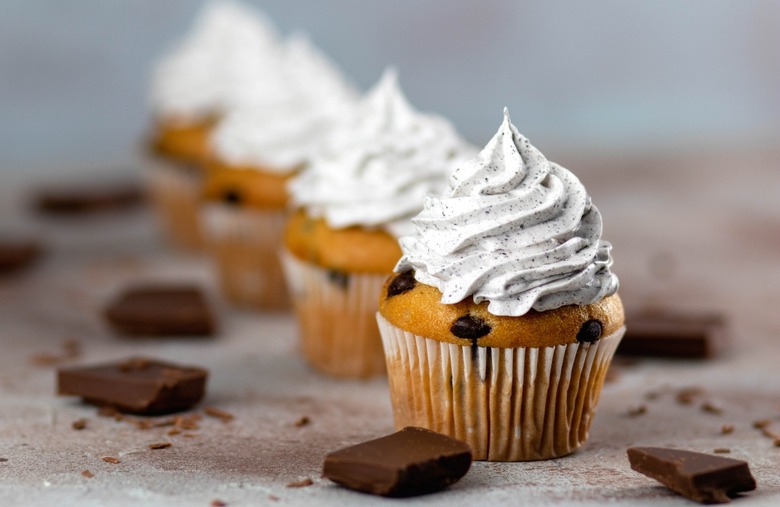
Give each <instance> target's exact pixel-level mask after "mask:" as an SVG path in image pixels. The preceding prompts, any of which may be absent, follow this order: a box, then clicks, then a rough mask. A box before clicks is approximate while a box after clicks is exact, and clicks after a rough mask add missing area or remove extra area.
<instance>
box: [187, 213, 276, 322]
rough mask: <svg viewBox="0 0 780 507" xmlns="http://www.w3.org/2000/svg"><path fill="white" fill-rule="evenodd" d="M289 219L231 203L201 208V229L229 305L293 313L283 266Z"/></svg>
mask: <svg viewBox="0 0 780 507" xmlns="http://www.w3.org/2000/svg"><path fill="white" fill-rule="evenodd" d="M286 217H287V213H286V211H285V210H284V209H278V210H263V209H251V208H241V207H237V206H233V205H230V204H226V203H207V204H205V205H203V206H201V224H202V226H203V234H204V236H205V242H206V244H207V245H208V250H209V253H210V254H211V255H212V257H213V258H214V261H215V262H216V265H217V272H218V275H219V282H220V286H221V288H222V292H223V293H224V294H225V296H226V297H227V299H228V300H230V301H231V302H233V303H236V304H238V305H243V306H247V307H251V308H255V309H258V310H285V309H288V308H290V298H289V296H288V293H287V286H286V284H285V279H284V273H283V271H282V266H281V262H280V260H279V250H280V249H281V247H282V235H283V232H284V226H285V220H286Z"/></svg>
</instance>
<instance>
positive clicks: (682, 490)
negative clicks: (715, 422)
mask: <svg viewBox="0 0 780 507" xmlns="http://www.w3.org/2000/svg"><path fill="white" fill-rule="evenodd" d="M628 460H629V462H630V463H631V468H632V469H634V470H636V471H637V472H639V473H642V474H644V475H647V476H648V477H652V478H653V479H655V480H657V481H659V482H661V483H662V484H664V485H665V486H666V487H668V488H669V489H671V490H673V491H675V492H677V493H679V494H681V495H683V496H685V497H687V498H690V499H691V500H695V501H697V502H702V503H727V502H728V501H729V497H734V496H736V495H737V494H738V493H742V492H744V491H752V490H754V489H756V481H755V479H754V478H753V476H752V475H751V473H750V469H749V468H748V464H747V462H745V461H741V460H736V459H731V458H724V457H722V456H712V455H710V454H703V453H699V452H691V451H682V450H678V449H664V448H660V447H631V448H629V449H628Z"/></svg>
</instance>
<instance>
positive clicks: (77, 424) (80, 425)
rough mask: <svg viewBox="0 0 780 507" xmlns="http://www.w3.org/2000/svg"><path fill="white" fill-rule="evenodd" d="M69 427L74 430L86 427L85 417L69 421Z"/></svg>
mask: <svg viewBox="0 0 780 507" xmlns="http://www.w3.org/2000/svg"><path fill="white" fill-rule="evenodd" d="M70 426H71V428H73V429H74V430H83V429H84V428H86V427H87V420H86V419H76V420H75V421H73V422H72V423H71V425H70Z"/></svg>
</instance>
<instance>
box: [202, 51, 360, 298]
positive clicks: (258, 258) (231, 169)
mask: <svg viewBox="0 0 780 507" xmlns="http://www.w3.org/2000/svg"><path fill="white" fill-rule="evenodd" d="M258 70H262V69H258ZM254 82H255V83H256V84H255V85H253V86H251V87H247V88H246V89H245V90H243V93H242V94H240V96H239V97H238V98H237V100H238V103H237V106H236V107H234V108H233V109H232V110H231V111H230V112H228V113H227V114H226V116H225V117H224V119H223V120H222V121H220V123H219V124H218V125H217V127H216V128H215V130H214V134H213V136H212V145H213V150H214V156H213V158H212V161H211V162H210V163H209V165H208V168H207V175H206V184H205V187H204V199H205V201H206V202H205V205H204V207H203V216H204V219H203V221H202V223H203V224H204V226H205V234H206V238H207V242H208V245H209V250H210V252H211V253H212V254H213V255H214V257H215V261H216V264H217V267H218V271H219V278H220V282H221V285H222V289H223V292H224V293H225V295H226V296H227V297H228V299H229V300H231V301H232V302H234V303H237V304H241V305H247V306H251V307H253V308H256V309H265V310H280V309H286V308H289V298H288V296H287V292H286V284H285V281H284V276H283V274H282V268H281V265H280V261H279V252H280V250H281V246H282V230H283V227H284V221H285V218H286V216H287V200H288V198H287V183H288V181H289V179H290V178H291V177H292V176H293V175H295V174H296V173H297V172H298V171H300V169H301V168H302V167H304V166H305V165H306V163H307V161H308V160H309V158H310V157H311V154H312V153H313V152H314V151H315V150H316V149H317V147H318V146H319V145H320V143H321V141H322V139H323V137H324V135H325V134H326V133H327V132H328V131H329V130H330V129H331V128H332V127H333V125H334V124H335V123H336V122H337V121H338V120H339V119H340V117H342V116H344V115H345V114H346V111H348V110H349V109H350V108H352V107H354V105H355V102H356V100H357V97H358V93H357V92H356V91H355V90H354V89H353V88H352V87H351V86H350V85H349V84H348V83H347V82H346V81H345V79H344V78H343V77H342V75H341V73H340V72H339V71H338V70H337V69H336V67H335V66H334V65H333V64H332V63H331V62H330V61H328V59H327V58H326V57H325V56H324V55H323V54H322V53H320V52H319V51H318V50H317V49H316V48H315V47H314V46H312V45H311V44H310V43H309V42H308V40H307V39H306V38H304V37H302V36H294V37H291V38H290V39H289V40H288V41H287V43H286V44H285V47H284V48H283V51H282V54H281V61H280V65H279V68H278V71H277V72H276V73H275V74H274V75H273V76H270V75H262V74H260V75H258V76H257V79H256V80H255V81H254Z"/></svg>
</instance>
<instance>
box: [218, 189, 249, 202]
mask: <svg viewBox="0 0 780 507" xmlns="http://www.w3.org/2000/svg"><path fill="white" fill-rule="evenodd" d="M222 200H223V201H225V202H226V203H228V204H232V205H233V206H241V203H242V202H243V201H244V199H243V198H242V197H241V193H240V192H239V191H238V190H236V189H235V188H229V189H227V190H225V192H224V193H223V194H222Z"/></svg>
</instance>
